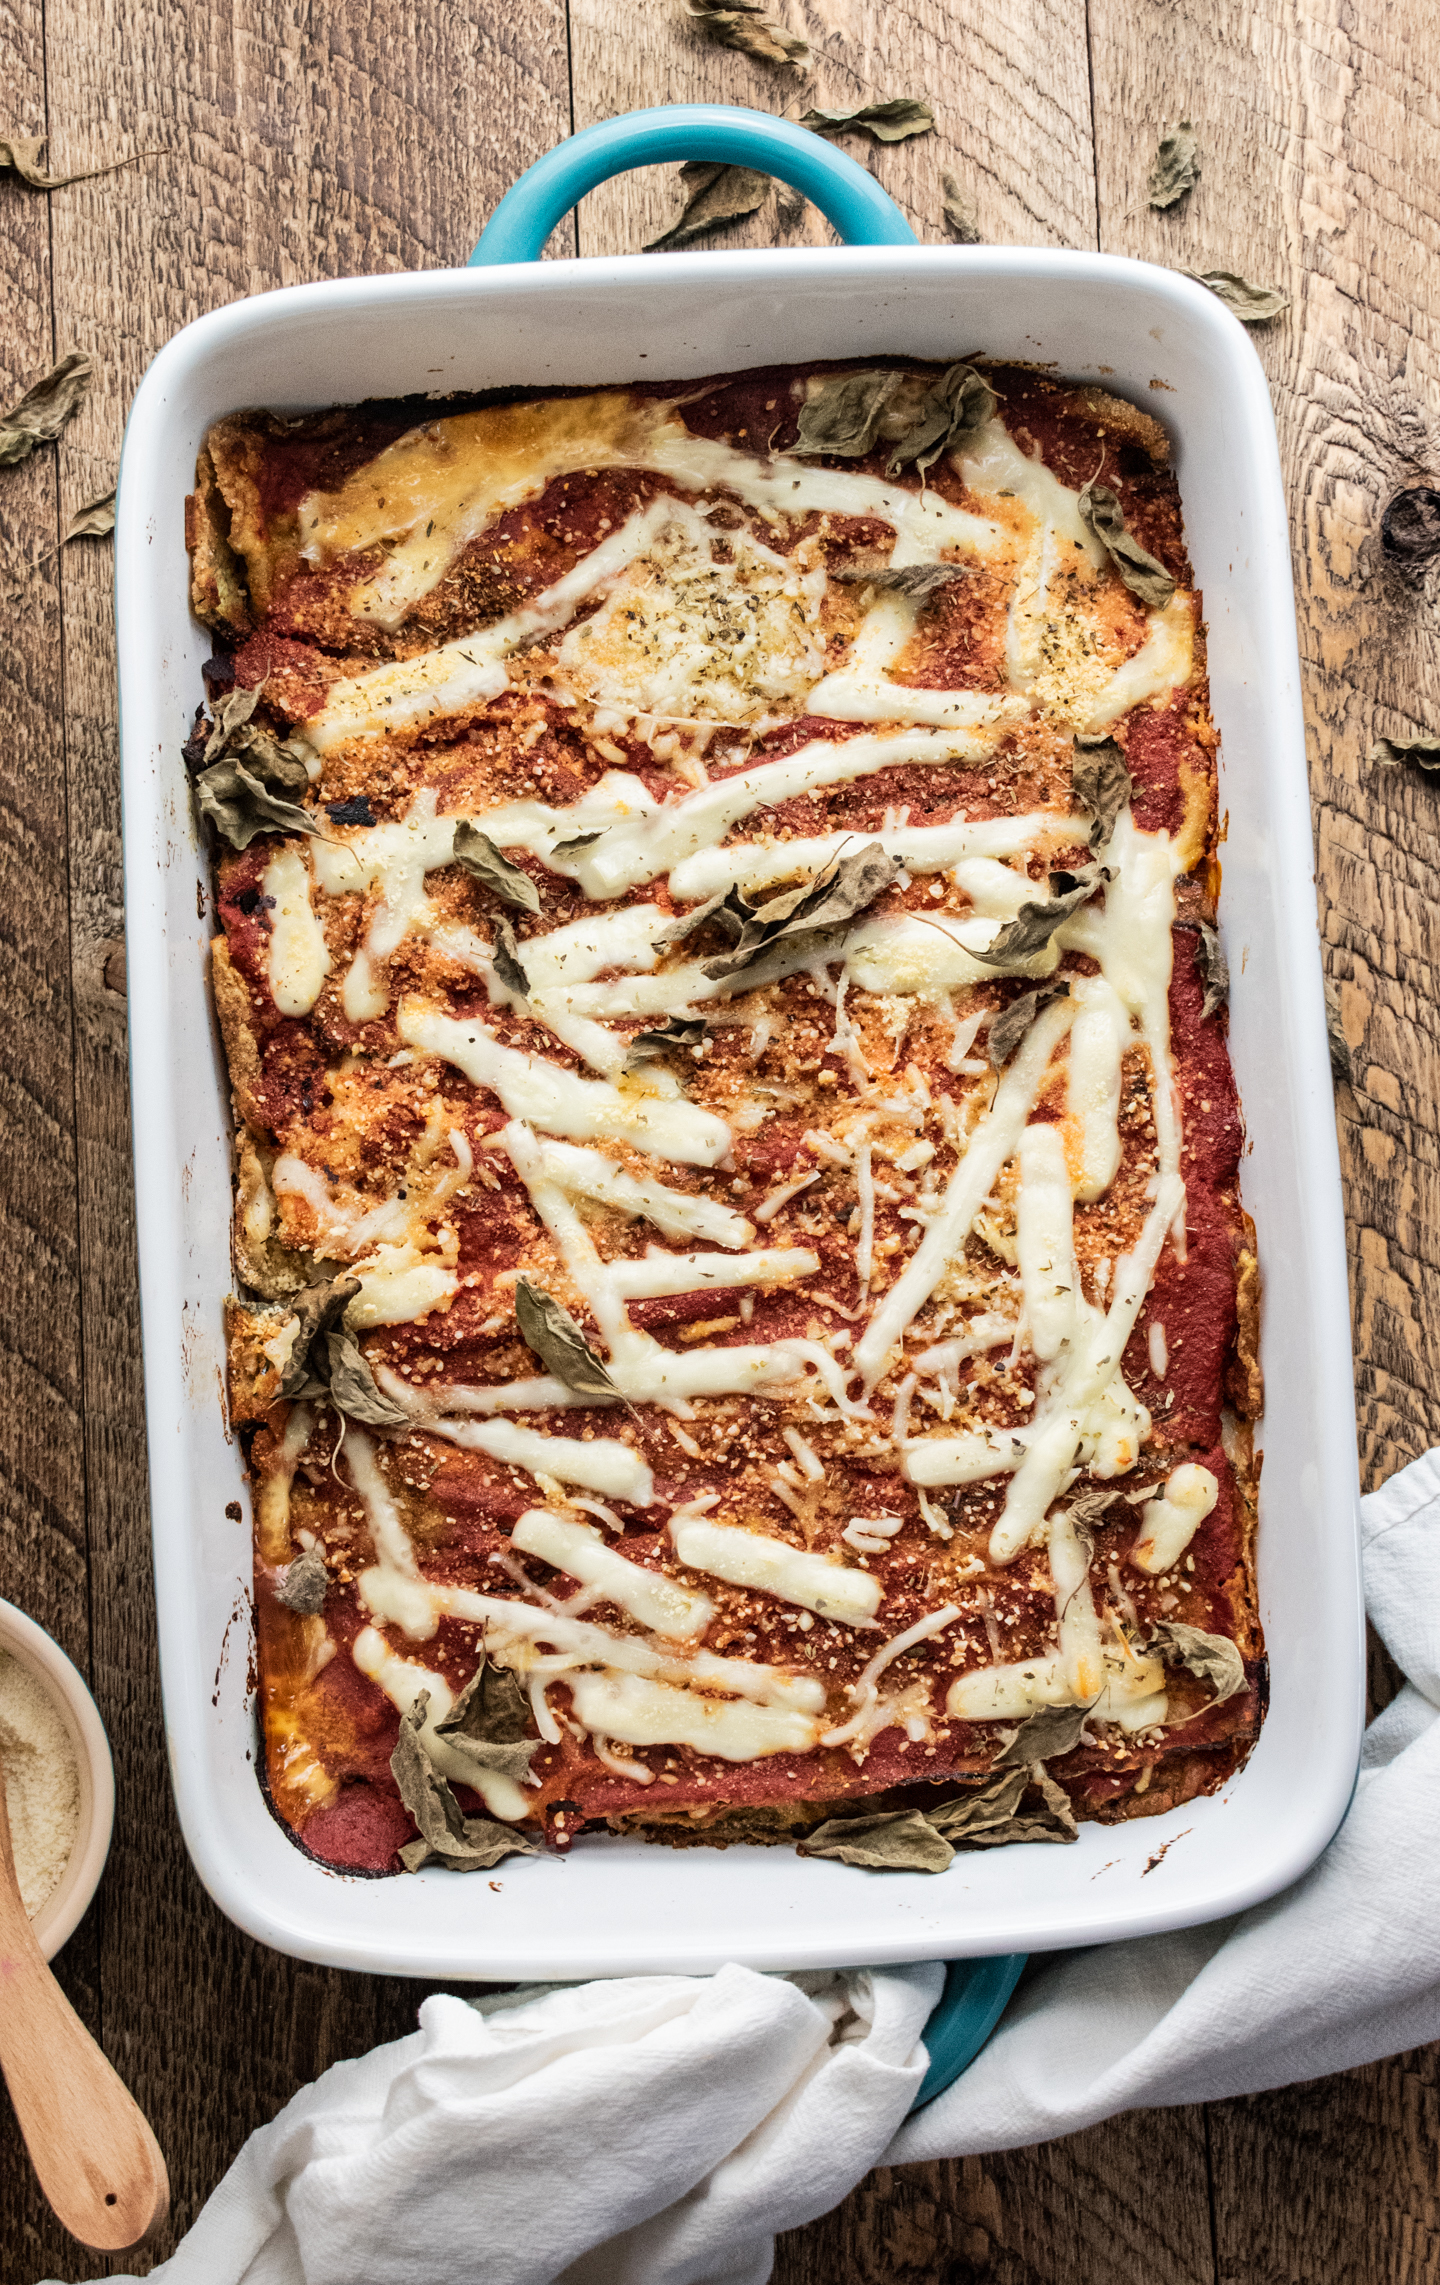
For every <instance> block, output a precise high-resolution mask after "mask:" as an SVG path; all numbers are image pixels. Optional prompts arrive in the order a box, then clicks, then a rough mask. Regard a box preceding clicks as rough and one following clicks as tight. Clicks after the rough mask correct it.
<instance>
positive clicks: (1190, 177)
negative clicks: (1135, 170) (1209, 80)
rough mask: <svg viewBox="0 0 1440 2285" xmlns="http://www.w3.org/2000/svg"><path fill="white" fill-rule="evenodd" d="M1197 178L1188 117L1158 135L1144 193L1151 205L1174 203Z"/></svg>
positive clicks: (1197, 156)
mask: <svg viewBox="0 0 1440 2285" xmlns="http://www.w3.org/2000/svg"><path fill="white" fill-rule="evenodd" d="M1199 180H1200V145H1199V144H1198V142H1197V141H1196V139H1195V130H1194V128H1193V127H1192V126H1191V124H1190V121H1189V120H1188V119H1182V120H1181V122H1180V124H1179V126H1178V127H1172V128H1171V129H1170V130H1169V132H1168V133H1167V134H1164V135H1162V136H1161V138H1160V147H1159V149H1158V150H1157V151H1156V153H1155V159H1154V164H1153V165H1152V166H1151V169H1150V179H1149V181H1148V183H1147V184H1146V186H1145V195H1146V197H1147V198H1148V199H1149V201H1150V204H1151V205H1152V206H1153V207H1156V208H1159V209H1162V210H1163V209H1164V208H1165V207H1168V206H1177V205H1178V204H1179V202H1180V200H1181V199H1182V198H1184V197H1186V196H1187V194H1188V193H1189V192H1190V191H1192V190H1193V189H1194V188H1195V185H1196V183H1197V182H1198V181H1199Z"/></svg>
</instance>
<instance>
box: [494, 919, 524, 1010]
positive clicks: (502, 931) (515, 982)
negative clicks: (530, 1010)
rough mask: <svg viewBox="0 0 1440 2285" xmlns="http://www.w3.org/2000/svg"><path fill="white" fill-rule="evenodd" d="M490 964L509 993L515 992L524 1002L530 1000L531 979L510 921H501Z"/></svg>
mask: <svg viewBox="0 0 1440 2285" xmlns="http://www.w3.org/2000/svg"><path fill="white" fill-rule="evenodd" d="M490 964H491V966H492V967H493V968H494V970H495V973H496V975H497V976H498V977H499V979H500V981H501V983H502V984H503V985H504V987H505V989H506V991H507V992H514V993H515V995H516V996H517V998H519V999H522V1000H528V999H529V997H530V979H529V977H528V976H527V975H526V973H525V968H524V964H523V962H522V961H521V958H520V952H519V947H518V946H517V944H516V942H515V931H514V929H513V928H512V927H511V926H510V923H509V921H508V920H502V921H500V922H499V923H498V925H497V927H496V930H495V949H494V951H493V952H492V953H491V955H490Z"/></svg>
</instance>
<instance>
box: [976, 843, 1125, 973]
mask: <svg viewBox="0 0 1440 2285" xmlns="http://www.w3.org/2000/svg"><path fill="white" fill-rule="evenodd" d="M1109 878H1110V876H1109V874H1108V873H1107V872H1106V871H1105V870H1104V868H1103V866H1096V865H1087V866H1086V867H1085V870H1084V872H1083V873H1052V874H1051V875H1050V888H1051V894H1050V895H1049V896H1048V897H1047V898H1046V900H1045V902H1044V904H1040V903H1038V902H1034V901H1031V902H1029V903H1026V904H1022V905H1021V907H1020V910H1019V912H1018V913H1017V914H1016V916H1015V918H1014V919H1013V920H1007V921H1006V923H1005V926H1004V927H1003V928H1002V929H1001V931H1000V933H999V935H998V936H997V937H996V938H995V940H994V942H993V944H991V945H989V946H988V947H987V948H986V950H985V951H984V952H976V951H973V950H972V951H971V954H970V957H971V959H972V960H979V961H981V962H983V964H984V965H985V967H987V968H1013V967H1014V966H1016V965H1017V964H1018V963H1019V962H1020V961H1022V960H1033V959H1034V958H1035V956H1036V954H1037V953H1040V952H1043V951H1044V950H1045V948H1046V946H1047V945H1048V944H1049V942H1050V939H1051V937H1052V936H1053V935H1054V934H1055V931H1056V929H1057V928H1058V927H1059V926H1060V923H1061V921H1062V920H1068V919H1069V917H1070V915H1071V913H1072V912H1078V911H1079V909H1080V907H1081V905H1082V904H1088V903H1089V901H1090V899H1091V897H1093V896H1094V894H1095V891H1096V890H1097V889H1098V888H1099V887H1100V886H1101V884H1102V883H1103V882H1105V881H1107V880H1108V879H1109ZM1057 883H1059V884H1061V886H1060V888H1059V891H1058V893H1056V884H1057ZM1067 883H1068V884H1069V885H1068V886H1066V885H1064V884H1067Z"/></svg>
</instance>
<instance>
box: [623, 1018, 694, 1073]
mask: <svg viewBox="0 0 1440 2285" xmlns="http://www.w3.org/2000/svg"><path fill="white" fill-rule="evenodd" d="M704 1037H705V1022H704V1018H703V1017H701V1016H693V1017H692V1016H672V1017H671V1018H670V1021H669V1022H668V1023H664V1024H660V1025H659V1026H658V1027H657V1028H656V1029H655V1030H654V1031H637V1032H636V1034H635V1037H634V1038H633V1039H632V1040H631V1042H630V1051H629V1053H628V1055H627V1056H626V1058H625V1061H626V1063H627V1064H629V1065H631V1066H632V1067H633V1066H635V1065H637V1064H643V1063H653V1062H654V1061H655V1060H656V1058H657V1057H658V1056H661V1055H669V1054H670V1053H671V1052H672V1050H673V1049H675V1048H677V1047H698V1046H699V1045H700V1042H701V1040H702V1039H703V1038H704Z"/></svg>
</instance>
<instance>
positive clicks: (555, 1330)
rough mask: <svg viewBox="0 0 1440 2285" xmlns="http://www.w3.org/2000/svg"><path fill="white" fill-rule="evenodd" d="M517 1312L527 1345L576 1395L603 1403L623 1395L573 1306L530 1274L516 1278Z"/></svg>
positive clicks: (557, 1378)
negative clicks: (557, 1298) (564, 1305)
mask: <svg viewBox="0 0 1440 2285" xmlns="http://www.w3.org/2000/svg"><path fill="white" fill-rule="evenodd" d="M515 1315H516V1319H517V1320H518V1322H519V1326H520V1337H521V1339H522V1340H523V1341H524V1343H525V1346H526V1347H527V1348H528V1349H533V1350H534V1352H535V1354H536V1356H537V1357H538V1358H539V1359H540V1362H541V1364H542V1365H544V1366H545V1367H546V1369H547V1370H548V1371H549V1372H552V1373H553V1374H554V1375H555V1378H556V1380H557V1381H563V1382H564V1384H565V1386H566V1388H568V1389H571V1390H573V1392H574V1393H575V1395H576V1396H589V1397H594V1399H595V1400H596V1402H597V1403H601V1402H606V1401H609V1400H610V1399H613V1398H615V1397H618V1396H619V1395H620V1391H619V1389H618V1388H617V1387H616V1386H615V1383H614V1381H613V1380H612V1379H611V1378H610V1375H609V1373H608V1372H607V1371H606V1370H605V1367H604V1366H603V1365H602V1364H601V1362H600V1359H599V1358H598V1357H597V1356H596V1354H595V1351H594V1350H593V1349H592V1348H591V1346H590V1344H589V1342H588V1341H587V1340H586V1338H585V1336H584V1334H583V1333H582V1332H581V1330H580V1328H579V1326H578V1325H577V1324H576V1322H575V1320H574V1318H573V1317H572V1316H571V1314H570V1312H569V1310H568V1309H562V1308H561V1306H560V1304H559V1302H558V1301H555V1300H553V1299H552V1297H551V1296H550V1295H549V1294H548V1293H543V1292H542V1291H541V1289H540V1287H539V1286H538V1285H532V1284H531V1283H530V1281H529V1279H528V1278H524V1277H522V1278H520V1279H518V1280H517V1282H516V1286H515ZM622 1402H623V1399H622Z"/></svg>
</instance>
